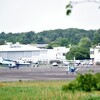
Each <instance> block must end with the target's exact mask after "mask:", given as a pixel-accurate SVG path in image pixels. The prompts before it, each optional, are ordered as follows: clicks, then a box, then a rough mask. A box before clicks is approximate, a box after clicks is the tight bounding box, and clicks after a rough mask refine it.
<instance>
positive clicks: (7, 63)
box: [0, 57, 30, 69]
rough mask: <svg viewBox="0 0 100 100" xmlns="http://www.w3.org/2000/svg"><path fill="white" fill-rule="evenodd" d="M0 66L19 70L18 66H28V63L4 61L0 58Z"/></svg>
mask: <svg viewBox="0 0 100 100" xmlns="http://www.w3.org/2000/svg"><path fill="white" fill-rule="evenodd" d="M0 65H1V66H4V67H9V68H10V69H11V68H17V69H18V68H19V67H20V66H25V65H27V66H30V63H28V62H20V61H13V60H9V59H4V58H2V57H0Z"/></svg>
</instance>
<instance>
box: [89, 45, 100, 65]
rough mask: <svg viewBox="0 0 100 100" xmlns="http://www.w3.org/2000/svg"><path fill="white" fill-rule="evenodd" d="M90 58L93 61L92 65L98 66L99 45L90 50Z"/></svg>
mask: <svg viewBox="0 0 100 100" xmlns="http://www.w3.org/2000/svg"><path fill="white" fill-rule="evenodd" d="M90 58H91V59H92V60H93V61H94V64H97V65H98V64H100V44H98V45H97V46H96V47H95V48H90Z"/></svg>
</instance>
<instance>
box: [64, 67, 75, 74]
mask: <svg viewBox="0 0 100 100" xmlns="http://www.w3.org/2000/svg"><path fill="white" fill-rule="evenodd" d="M76 69H77V68H76V67H74V66H68V67H67V71H66V74H69V73H72V74H74V73H75V71H76Z"/></svg>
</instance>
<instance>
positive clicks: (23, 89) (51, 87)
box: [0, 81, 100, 100]
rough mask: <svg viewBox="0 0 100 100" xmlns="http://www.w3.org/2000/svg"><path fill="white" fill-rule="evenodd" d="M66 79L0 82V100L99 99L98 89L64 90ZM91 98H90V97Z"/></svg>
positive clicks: (99, 92)
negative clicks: (86, 90) (87, 91)
mask: <svg viewBox="0 0 100 100" xmlns="http://www.w3.org/2000/svg"><path fill="white" fill-rule="evenodd" d="M65 84H68V82H66V81H35V82H22V81H21V82H1V83H0V100H100V96H99V94H100V91H94V92H90V93H86V92H75V93H74V94H73V93H72V92H70V91H69V92H64V91H62V86H63V85H65ZM91 98H92V99H91Z"/></svg>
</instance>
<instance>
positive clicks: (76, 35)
mask: <svg viewBox="0 0 100 100" xmlns="http://www.w3.org/2000/svg"><path fill="white" fill-rule="evenodd" d="M5 42H12V43H16V42H20V43H21V44H48V47H47V48H52V47H54V46H65V47H71V50H70V52H69V53H68V54H67V57H66V58H67V59H72V58H73V56H74V57H76V58H77V59H87V58H89V48H90V47H92V46H95V45H97V44H98V43H100V29H98V30H84V29H77V28H69V29H56V30H48V31H42V32H38V33H35V32H34V31H30V32H22V33H5V32H1V33H0V45H3V44H5ZM76 51H77V52H76ZM86 51H87V52H86Z"/></svg>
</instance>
